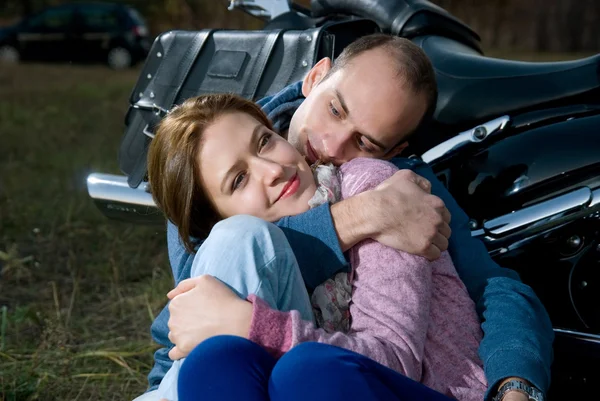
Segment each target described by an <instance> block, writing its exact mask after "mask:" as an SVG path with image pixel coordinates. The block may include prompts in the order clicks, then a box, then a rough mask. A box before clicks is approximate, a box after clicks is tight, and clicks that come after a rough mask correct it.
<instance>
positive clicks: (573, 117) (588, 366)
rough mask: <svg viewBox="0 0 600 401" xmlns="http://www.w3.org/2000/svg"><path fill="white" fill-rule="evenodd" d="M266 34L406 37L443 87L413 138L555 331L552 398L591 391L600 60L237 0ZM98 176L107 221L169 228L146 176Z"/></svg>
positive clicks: (416, 14)
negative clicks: (323, 30) (558, 57)
mask: <svg viewBox="0 0 600 401" xmlns="http://www.w3.org/2000/svg"><path fill="white" fill-rule="evenodd" d="M236 8H237V9H241V10H243V11H245V12H247V13H249V14H251V15H253V16H255V17H257V18H261V19H263V20H264V21H265V26H264V30H267V31H268V30H273V29H295V30H303V29H309V28H314V27H318V26H322V25H324V24H326V23H328V22H331V21H344V20H352V19H365V20H369V21H371V22H374V23H375V24H376V25H377V26H378V27H379V28H380V30H381V31H383V32H387V33H391V34H394V35H399V36H403V37H406V38H409V39H411V40H412V41H413V42H414V43H416V44H417V45H419V46H420V47H421V48H422V49H423V50H424V51H425V52H426V53H427V55H428V56H429V58H430V59H431V61H432V63H433V66H434V68H435V71H436V77H437V82H438V88H439V97H438V103H437V108H436V111H435V114H434V116H433V121H432V122H431V124H429V126H428V127H427V128H428V130H427V134H426V135H420V136H418V137H417V142H416V143H414V144H411V150H412V152H413V153H416V154H418V155H420V156H419V157H421V158H422V159H423V160H424V161H426V162H427V163H429V164H430V165H431V166H432V168H433V169H434V171H435V172H436V174H437V176H438V178H439V179H440V180H441V181H442V182H443V183H444V184H445V185H446V187H447V188H448V189H449V191H450V192H451V193H452V195H453V196H454V198H455V199H456V200H457V202H458V203H459V204H460V205H461V207H462V208H463V209H464V210H465V211H466V213H467V214H468V215H469V216H470V217H471V221H470V224H471V230H472V235H473V236H475V237H478V238H480V239H481V240H482V241H483V242H484V244H485V245H486V247H487V248H488V250H489V253H490V255H491V256H492V257H493V258H494V259H495V260H496V261H497V262H498V263H499V264H500V265H501V266H504V267H509V268H512V269H514V270H516V271H517V272H519V274H520V275H521V278H522V280H523V281H524V282H525V283H527V284H528V285H530V286H531V287H532V288H533V289H534V290H535V292H536V293H537V295H538V296H539V297H540V299H541V300H542V302H543V304H544V305H545V307H546V309H547V310H548V313H549V315H550V317H551V320H552V322H553V326H554V331H555V335H556V340H555V345H554V350H555V361H554V364H553V377H552V387H551V389H550V393H549V398H550V399H574V398H579V397H586V396H588V397H589V396H591V395H592V394H595V393H594V392H593V389H592V385H593V382H594V379H600V308H599V307H600V291H599V284H600V277H599V274H600V224H599V223H600V135H599V134H598V132H597V129H598V127H600V100H599V99H600V96H599V95H600V79H599V75H598V71H600V55H595V56H592V57H588V58H584V59H580V60H575V61H564V62H545V63H534V62H519V61H509V60H500V59H494V58H489V57H486V56H485V55H484V54H483V52H482V50H481V48H480V45H479V42H480V39H479V36H478V35H477V34H476V33H475V32H474V31H473V30H471V29H470V28H469V27H468V26H466V25H465V24H463V23H462V22H461V21H459V20H458V19H456V18H454V17H453V16H452V15H450V14H449V13H448V12H446V11H445V10H443V9H442V8H440V7H437V6H435V5H433V4H432V3H429V2H428V1H424V0H312V2H311V8H310V9H307V8H304V7H302V6H299V5H297V4H294V3H293V2H289V1H270V0H231V2H230V9H236ZM130 184H132V183H131V180H128V177H126V176H116V175H107V174H99V173H94V174H91V175H90V176H89V177H88V180H87V185H88V191H89V194H90V196H91V197H92V198H93V199H94V200H95V202H96V204H97V205H98V207H99V208H100V210H101V211H102V212H103V213H104V214H105V215H106V216H108V217H110V218H116V219H120V220H127V221H132V222H136V223H152V222H160V223H161V224H162V223H164V220H163V218H162V215H161V214H160V213H159V212H158V210H157V209H156V206H155V204H154V202H153V200H152V197H151V195H150V192H149V188H148V185H147V183H146V182H145V181H143V180H142V181H141V182H139V183H134V185H130Z"/></svg>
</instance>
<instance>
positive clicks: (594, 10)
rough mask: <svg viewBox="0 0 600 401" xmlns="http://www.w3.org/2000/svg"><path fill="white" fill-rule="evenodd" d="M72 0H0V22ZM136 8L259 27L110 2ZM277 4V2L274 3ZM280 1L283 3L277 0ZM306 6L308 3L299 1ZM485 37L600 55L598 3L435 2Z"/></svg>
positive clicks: (193, 23) (159, 5) (187, 2)
mask: <svg viewBox="0 0 600 401" xmlns="http://www.w3.org/2000/svg"><path fill="white" fill-rule="evenodd" d="M67 1H68V0H0V22H1V21H2V20H4V21H9V20H11V19H15V18H19V17H21V16H24V15H27V14H30V13H33V12H36V11H38V10H40V9H42V8H44V7H46V6H50V5H56V4H61V3H66V2H67ZM112 1H114V2H120V3H125V4H130V5H132V6H134V7H135V8H137V9H138V10H139V11H140V12H141V13H142V14H143V15H144V16H145V17H146V20H147V21H148V24H149V26H150V29H151V31H152V32H154V33H159V32H163V31H165V30H169V29H174V28H178V29H202V28H230V29H260V27H261V26H262V25H263V24H262V22H261V21H259V20H257V19H255V18H253V17H251V16H249V15H247V14H244V13H243V12H241V11H234V12H231V11H228V10H227V5H228V3H229V1H227V0H112ZM272 1H275V0H272ZM279 1H282V0H279ZM297 1H298V2H299V3H301V4H303V5H308V4H309V3H310V0H297ZM433 2H434V3H436V4H438V5H440V6H441V7H443V8H445V9H447V10H448V11H450V12H451V13H452V14H454V15H455V16H456V17H458V18H459V19H461V20H463V21H464V22H465V23H467V24H468V25H469V26H471V27H472V28H473V29H474V30H475V31H476V32H477V33H479V34H480V35H481V38H482V43H483V46H484V48H486V49H489V48H500V49H515V50H525V51H559V52H575V51H586V52H588V51H600V1H598V0H528V1H522V0H486V1H481V0H433Z"/></svg>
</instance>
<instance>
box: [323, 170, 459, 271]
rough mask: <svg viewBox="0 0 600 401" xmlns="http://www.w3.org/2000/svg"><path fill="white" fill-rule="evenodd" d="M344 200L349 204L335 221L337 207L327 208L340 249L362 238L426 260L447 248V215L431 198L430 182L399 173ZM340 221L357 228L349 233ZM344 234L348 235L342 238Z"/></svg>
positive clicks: (448, 218)
mask: <svg viewBox="0 0 600 401" xmlns="http://www.w3.org/2000/svg"><path fill="white" fill-rule="evenodd" d="M353 199H354V200H353ZM348 200H353V203H347V204H346V207H347V208H348V210H347V211H346V212H345V213H344V214H343V215H342V213H341V212H340V211H337V213H339V214H340V215H342V216H341V218H339V219H338V218H337V217H340V216H339V215H338V216H336V215H335V213H336V211H335V209H334V207H335V206H336V205H337V204H336V205H333V206H332V208H331V212H332V215H333V216H334V223H335V224H336V230H337V231H338V235H339V237H340V244H341V245H342V249H344V250H346V249H348V248H349V247H351V246H353V245H354V244H355V243H356V242H358V241H360V240H363V239H365V238H372V239H374V240H376V241H379V242H380V243H382V244H384V245H387V246H389V247H392V248H395V249H398V250H401V251H404V252H408V253H411V254H414V255H419V256H424V257H426V258H427V259H429V260H434V259H437V258H439V257H440V254H441V253H442V252H443V251H445V250H446V249H448V238H450V234H451V230H450V225H449V224H450V212H449V211H448V209H447V208H446V206H445V205H444V202H443V201H442V200H441V199H440V198H438V197H437V196H434V195H431V183H430V182H429V181H428V180H426V179H425V178H423V177H421V176H419V175H417V174H415V173H414V172H413V171H411V170H400V171H398V172H396V173H395V174H394V175H393V176H392V177H390V178H388V179H387V180H385V181H384V182H382V183H381V184H380V185H379V186H378V187H377V188H375V189H374V190H373V191H368V192H363V193H362V194H359V195H358V196H355V197H352V198H349V199H348ZM340 204H341V203H340ZM350 216H351V218H350ZM344 220H346V221H351V222H352V224H354V226H355V227H358V228H354V230H355V231H354V232H352V229H351V228H349V227H345V226H344ZM357 229H359V230H361V231H360V232H357V231H356V230H357ZM348 232H350V233H351V235H349V236H347V237H344V235H343V234H345V233H348ZM357 240H358V241H357Z"/></svg>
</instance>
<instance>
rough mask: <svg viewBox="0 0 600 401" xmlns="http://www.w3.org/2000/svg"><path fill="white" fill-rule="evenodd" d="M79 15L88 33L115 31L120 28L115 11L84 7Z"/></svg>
mask: <svg viewBox="0 0 600 401" xmlns="http://www.w3.org/2000/svg"><path fill="white" fill-rule="evenodd" d="M79 14H80V18H81V19H80V22H81V24H82V27H83V29H84V31H86V32H106V31H114V30H115V29H117V28H118V27H119V17H118V15H117V13H116V12H115V10H114V9H107V8H92V7H82V8H80V9H79Z"/></svg>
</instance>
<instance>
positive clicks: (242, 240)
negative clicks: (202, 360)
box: [158, 215, 314, 401]
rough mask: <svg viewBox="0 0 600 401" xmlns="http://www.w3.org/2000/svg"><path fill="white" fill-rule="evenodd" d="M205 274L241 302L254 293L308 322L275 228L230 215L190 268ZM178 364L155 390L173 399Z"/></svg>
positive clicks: (298, 277) (288, 254) (299, 282)
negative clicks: (223, 285)
mask: <svg viewBox="0 0 600 401" xmlns="http://www.w3.org/2000/svg"><path fill="white" fill-rule="evenodd" d="M203 274H209V275H211V276H214V277H216V278H218V279H219V280H221V281H222V282H223V283H225V284H226V285H228V286H229V288H231V289H232V290H233V291H234V292H235V293H236V294H237V295H239V296H240V297H241V298H246V297H248V295H250V294H255V295H257V296H258V297H260V298H262V299H263V300H264V301H266V302H267V303H268V304H269V306H270V307H271V308H273V309H276V310H280V311H290V310H297V311H299V312H300V315H301V317H302V319H304V320H308V321H313V320H314V318H313V313H312V307H311V305H310V299H309V297H308V293H307V291H306V287H305V285H304V281H303V279H302V274H301V273H300V269H299V268H298V263H297V262H296V257H295V256H294V253H293V252H292V248H291V247H290V244H289V243H288V241H287V238H286V237H285V235H284V234H283V232H282V231H281V229H280V228H278V227H277V226H275V225H274V224H271V223H267V222H265V221H264V220H261V219H259V218H256V217H252V216H245V215H239V216H233V217H230V218H228V219H226V220H223V221H221V222H219V223H218V224H216V225H215V226H214V227H213V229H212V231H211V232H210V235H209V236H208V238H207V239H206V240H205V241H204V243H203V244H202V246H201V247H200V249H199V250H198V252H197V253H196V256H195V257H194V263H193V265H192V270H191V277H197V276H200V275H203ZM182 362H183V360H180V361H176V362H174V363H173V365H172V366H171V368H170V369H169V371H168V372H167V374H166V375H165V377H164V378H163V380H162V382H161V384H160V386H159V388H158V391H159V393H160V396H161V397H164V398H167V399H169V400H170V401H175V400H176V399H177V391H176V383H177V375H178V372H179V369H180V367H181V363H182Z"/></svg>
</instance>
